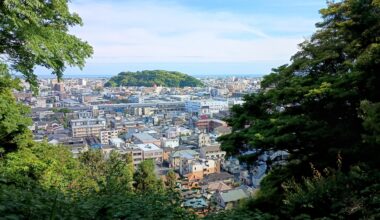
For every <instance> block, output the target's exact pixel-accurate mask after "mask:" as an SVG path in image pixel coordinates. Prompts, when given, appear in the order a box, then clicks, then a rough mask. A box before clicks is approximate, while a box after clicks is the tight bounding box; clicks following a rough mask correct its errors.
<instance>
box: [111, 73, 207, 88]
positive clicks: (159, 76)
mask: <svg viewBox="0 0 380 220" xmlns="http://www.w3.org/2000/svg"><path fill="white" fill-rule="evenodd" d="M154 85H157V86H164V87H186V86H189V87H201V86H203V83H202V82H201V81H200V80H198V79H196V78H194V77H192V76H189V75H186V74H184V73H180V72H176V71H166V70H143V71H137V72H121V73H119V74H118V75H117V76H114V77H112V78H111V79H110V80H109V81H108V82H107V83H106V84H105V86H106V87H115V86H146V87H152V86H154Z"/></svg>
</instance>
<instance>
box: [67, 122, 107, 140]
mask: <svg viewBox="0 0 380 220" xmlns="http://www.w3.org/2000/svg"><path fill="white" fill-rule="evenodd" d="M70 127H71V134H72V136H73V137H89V136H96V137H99V135H100V131H101V130H104V129H105V128H106V120H105V119H104V118H85V119H75V120H71V121H70Z"/></svg>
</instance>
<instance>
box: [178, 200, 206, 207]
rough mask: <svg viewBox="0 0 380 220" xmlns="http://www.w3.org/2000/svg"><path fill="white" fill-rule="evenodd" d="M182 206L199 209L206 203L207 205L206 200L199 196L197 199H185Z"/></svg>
mask: <svg viewBox="0 0 380 220" xmlns="http://www.w3.org/2000/svg"><path fill="white" fill-rule="evenodd" d="M183 206H184V207H191V208H194V209H199V208H206V207H207V206H208V205H207V202H206V200H205V199H204V198H199V199H197V198H192V199H189V200H186V201H185V202H184V203H183Z"/></svg>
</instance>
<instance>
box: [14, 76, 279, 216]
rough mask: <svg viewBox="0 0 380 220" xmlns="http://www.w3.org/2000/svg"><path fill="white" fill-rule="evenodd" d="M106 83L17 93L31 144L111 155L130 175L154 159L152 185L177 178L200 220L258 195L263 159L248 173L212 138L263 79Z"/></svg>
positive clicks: (47, 83)
mask: <svg viewBox="0 0 380 220" xmlns="http://www.w3.org/2000/svg"><path fill="white" fill-rule="evenodd" d="M107 81H108V79H106V78H87V79H85V78H79V79H64V80H62V81H60V82H58V80H57V79H54V78H50V79H41V80H39V82H38V83H39V93H38V94H39V95H38V96H33V94H32V92H31V91H28V90H27V89H24V90H23V91H20V92H17V93H15V97H16V99H17V101H19V102H21V103H24V104H26V105H28V106H30V107H31V108H32V114H31V118H32V119H33V125H32V126H30V127H29V128H30V130H32V131H33V135H34V140H35V141H47V142H48V143H49V144H53V145H64V146H68V147H69V148H70V151H71V152H72V153H73V155H74V157H78V155H79V154H80V153H82V152H85V151H88V150H90V149H100V150H101V152H102V153H103V154H104V155H105V157H106V158H107V155H109V154H110V152H111V151H117V152H118V153H120V154H131V155H132V158H133V164H134V166H135V167H137V166H138V164H140V163H141V162H142V161H144V160H148V159H153V160H154V161H155V164H156V173H157V177H160V178H163V179H164V178H165V176H166V175H167V172H168V171H169V170H170V169H172V170H174V171H175V172H176V175H177V188H178V190H180V191H181V198H182V200H183V206H184V207H186V208H191V209H193V210H195V211H196V212H199V213H207V212H208V211H209V210H210V209H212V210H218V209H227V208H232V207H234V206H236V204H238V202H239V200H241V199H245V198H248V197H250V196H251V195H253V194H254V193H255V189H257V188H258V186H259V182H260V180H261V179H262V178H263V177H264V176H265V173H266V169H267V165H266V163H265V162H266V159H267V158H266V157H262V158H260V162H259V163H258V164H257V166H254V167H250V168H248V167H247V166H246V164H244V163H239V160H238V159H237V158H236V157H228V156H226V152H225V151H222V150H221V147H220V143H219V142H218V141H217V138H218V137H219V136H221V135H225V134H228V133H230V132H231V128H230V127H229V126H228V125H227V123H226V122H225V121H223V119H225V118H226V117H227V116H228V115H229V109H230V108H231V106H233V105H241V104H242V103H243V102H244V101H243V100H242V97H243V96H244V95H245V94H250V93H256V92H258V91H259V89H260V81H261V78H250V77H243V78H237V77H227V78H205V79H203V80H202V81H203V83H204V84H205V85H206V86H205V87H184V88H174V87H173V88H169V87H160V86H156V85H154V86H152V87H104V84H105V83H106V82H107ZM25 88H27V85H25ZM247 153H249V152H247ZM285 156H286V153H285V152H273V154H272V153H271V154H268V155H267V157H268V158H270V159H271V160H272V161H274V160H278V159H282V157H285Z"/></svg>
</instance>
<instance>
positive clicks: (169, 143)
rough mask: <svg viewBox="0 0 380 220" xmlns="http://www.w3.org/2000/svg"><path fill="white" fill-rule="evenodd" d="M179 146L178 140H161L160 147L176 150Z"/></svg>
mask: <svg viewBox="0 0 380 220" xmlns="http://www.w3.org/2000/svg"><path fill="white" fill-rule="evenodd" d="M178 146H179V139H178V138H161V147H170V148H176V147H178Z"/></svg>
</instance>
